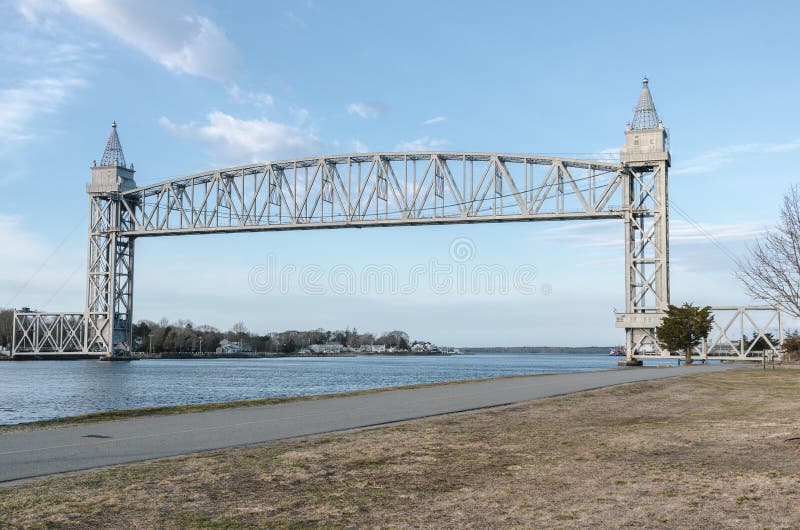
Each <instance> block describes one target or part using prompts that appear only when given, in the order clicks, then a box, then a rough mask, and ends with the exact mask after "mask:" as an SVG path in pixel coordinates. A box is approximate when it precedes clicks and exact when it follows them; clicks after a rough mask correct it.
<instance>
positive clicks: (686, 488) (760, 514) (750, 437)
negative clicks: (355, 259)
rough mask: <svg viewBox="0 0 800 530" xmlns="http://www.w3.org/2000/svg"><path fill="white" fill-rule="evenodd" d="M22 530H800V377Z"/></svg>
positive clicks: (295, 458) (315, 451)
mask: <svg viewBox="0 0 800 530" xmlns="http://www.w3.org/2000/svg"><path fill="white" fill-rule="evenodd" d="M0 527H12V528H14V527H20V528H23V527H24V528H36V527H47V528H69V527H81V528H86V527H109V528H187V527H189V528H197V527H204V528H206V527H213V528H251V527H252V528H264V527H269V528H305V527H328V528H340V527H342V528H345V527H360V528H409V527H414V528H498V527H514V528H517V527H524V528H573V527H581V528H587V527H591V528H609V527H612V528H616V527H622V528H707V529H712V528H800V370H798V369H779V370H774V371H773V370H766V371H762V370H761V369H745V370H733V371H728V372H723V373H718V374H702V375H696V376H691V377H683V378H678V379H667V380H659V381H653V382H646V383H636V384H628V385H621V386H617V387H612V388H608V389H603V390H598V391H591V392H581V393H578V394H572V395H569V396H565V397H559V398H550V399H543V400H537V401H532V402H528V403H524V404H520V405H515V406H512V407H506V408H501V409H494V410H488V411H483V412H477V413H471V414H462V415H454V416H446V417H440V418H434V419H428V420H420V421H415V422H409V423H404V424H399V425H395V426H388V427H382V428H376V429H370V430H364V431H359V432H353V433H342V434H334V435H324V436H315V437H310V438H307V439H302V440H295V441H291V442H286V443H283V444H279V445H271V446H259V447H250V448H242V449H234V450H224V451H215V452H210V453H204V454H201V455H193V456H185V457H179V458H172V459H166V460H161V461H158V462H154V463H147V464H135V465H126V466H119V467H116V468H112V469H107V470H101V471H94V472H88V473H83V474H79V475H73V476H66V477H58V478H52V479H46V480H41V481H38V482H35V483H30V484H26V485H22V486H15V487H10V488H4V489H0Z"/></svg>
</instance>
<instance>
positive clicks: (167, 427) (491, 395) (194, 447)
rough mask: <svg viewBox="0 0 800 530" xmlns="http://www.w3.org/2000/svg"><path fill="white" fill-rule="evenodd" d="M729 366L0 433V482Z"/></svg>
mask: <svg viewBox="0 0 800 530" xmlns="http://www.w3.org/2000/svg"><path fill="white" fill-rule="evenodd" d="M733 366H734V365H732V364H724V365H722V364H717V365H705V366H692V367H680V368H633V369H622V370H611V371H605V372H582V373H569V374H557V375H548V376H539V377H536V376H533V377H515V378H508V379H495V380H491V381H483V382H474V383H462V384H452V385H441V386H434V387H427V388H417V389H411V390H388V391H385V392H378V393H373V394H364V395H359V396H350V397H337V398H330V399H321V400H315V401H297V402H290V403H282V404H278V405H265V406H258V407H242V408H235V409H227V410H215V411H209V412H196V413H186V414H176V415H170V416H150V417H142V418H132V419H127V420H121V421H111V422H103V423H95V424H86V425H80V426H74V427H58V428H52V429H39V430H28V431H15V432H7V433H0V483H2V482H7V481H12V480H19V479H24V478H32V477H38V476H43V475H50V474H54V473H64V472H70V471H79V470H84V469H91V468H95V467H102V466H109V465H114V464H124V463H128V462H136V461H142V460H151V459H155V458H162V457H168V456H175V455H181V454H187V453H195V452H198V451H208V450H212V449H221V448H225V447H235V446H241V445H249V444H256V443H264V442H275V441H278V440H283V439H287V438H295V437H299V436H307V435H312V434H320V433H325V432H331V431H339V430H346V429H353V428H360V427H369V426H374V425H380V424H385V423H392V422H398V421H404V420H411V419H415V418H422V417H426V416H435V415H440V414H447V413H454V412H463V411H468V410H475V409H481V408H486V407H492V406H498V405H506V404H511V403H517V402H521V401H527V400H531V399H537V398H543V397H551V396H556V395H561V394H567V393H571V392H578V391H582V390H590V389H595V388H601V387H605V386H610V385H617V384H621V383H632V382H637V381H648V380H653V379H663V378H665V377H675V376H682V375H688V374H699V373H710V372H718V371H721V370H727V369H730V368H732V367H733Z"/></svg>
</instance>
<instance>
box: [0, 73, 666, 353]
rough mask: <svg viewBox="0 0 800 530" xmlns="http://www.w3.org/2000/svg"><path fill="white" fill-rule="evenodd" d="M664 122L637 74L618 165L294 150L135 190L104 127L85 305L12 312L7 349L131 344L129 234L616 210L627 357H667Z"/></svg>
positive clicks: (92, 193)
mask: <svg viewBox="0 0 800 530" xmlns="http://www.w3.org/2000/svg"><path fill="white" fill-rule="evenodd" d="M667 140H668V137H667V131H666V129H665V128H664V126H663V125H662V124H661V122H660V121H659V120H658V119H657V114H656V113H655V107H654V106H653V103H652V98H651V96H650V92H649V88H648V86H647V79H646V78H645V81H644V85H643V88H642V95H641V97H640V101H639V104H638V105H637V109H636V113H635V114H634V119H633V121H632V123H631V124H630V125H628V127H627V130H626V143H625V146H624V147H623V148H622V150H621V153H620V162H619V163H616V162H604V161H591V160H574V159H567V158H558V157H547V156H537V155H514V154H501V153H468V152H409V153H367V154H352V155H339V156H326V157H313V158H301V159H294V160H287V161H281V162H270V163H262V164H252V165H246V166H240V167H235V168H229V169H221V170H215V171H209V172H205V173H199V174H196V175H192V176H188V177H184V178H178V179H172V180H168V181H164V182H160V183H157V184H152V185H147V186H141V187H137V186H136V184H135V181H134V169H133V165H132V164H131V165H130V166H127V167H126V165H125V159H124V155H123V153H122V147H121V145H120V143H119V138H118V137H117V132H116V124H114V125H113V127H112V132H111V135H110V137H109V140H108V144H107V146H106V151H105V153H104V155H103V158H102V161H101V165H100V166H97V165H96V164H95V165H94V166H93V167H92V182H91V184H90V185H89V186H87V193H88V194H89V220H90V222H89V234H88V252H87V261H88V265H87V276H86V282H87V300H86V308H85V310H84V312H83V313H61V314H50V313H37V312H19V313H16V314H15V319H14V322H15V324H14V349H13V353H14V354H15V355H24V354H29V355H30V354H36V355H38V354H64V353H70V354H85V355H95V356H97V355H99V356H116V355H122V356H124V355H126V354H128V353H130V351H131V345H132V344H133V337H132V335H131V333H132V322H133V320H132V315H133V264H134V259H133V258H134V241H135V240H136V239H137V238H143V237H154V236H165V235H179V234H208V233H218V232H222V233H225V232H255V231H270V230H309V229H322V228H362V227H375V226H398V225H425V224H460V223H478V222H481V223H485V222H510V221H545V220H570V219H609V218H618V219H622V220H623V222H624V227H625V228H624V233H625V256H626V260H625V299H626V308H625V312H624V313H622V314H618V315H617V321H616V324H617V326H618V327H622V328H624V329H625V330H626V348H627V352H628V355H629V356H642V355H662V356H663V355H669V352H662V351H661V349H660V348H659V346H658V344H657V342H656V341H655V333H654V330H655V327H656V326H657V324H658V321H659V319H660V317H661V315H662V314H663V311H664V310H665V309H666V307H667V304H668V303H669V234H668V223H669V221H668V199H667V183H668V181H667V176H668V169H669V165H670V155H669V151H668V141H667Z"/></svg>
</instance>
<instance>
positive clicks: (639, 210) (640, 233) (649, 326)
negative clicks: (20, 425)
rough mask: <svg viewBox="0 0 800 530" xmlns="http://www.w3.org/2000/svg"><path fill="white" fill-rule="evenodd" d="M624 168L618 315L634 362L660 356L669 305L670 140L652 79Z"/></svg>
mask: <svg viewBox="0 0 800 530" xmlns="http://www.w3.org/2000/svg"><path fill="white" fill-rule="evenodd" d="M620 163H621V164H622V165H623V168H624V173H625V180H624V187H623V195H622V203H623V210H624V221H625V313H624V314H618V315H617V327H623V328H625V348H626V351H627V356H628V359H630V358H632V357H635V356H637V355H654V354H658V353H660V351H661V348H660V347H659V345H658V341H657V340H656V337H655V328H656V327H657V326H658V324H659V322H660V320H661V318H662V316H663V313H664V311H666V309H667V305H668V304H669V233H668V231H669V203H668V197H667V174H668V169H669V166H670V154H669V136H668V133H667V130H666V129H665V128H664V124H663V123H662V122H661V120H660V119H659V118H658V113H657V112H656V107H655V104H654V103H653V97H652V95H651V94H650V88H649V87H648V79H647V77H646V76H645V78H644V79H643V80H642V92H641V94H640V96H639V102H638V104H637V105H636V110H635V112H634V114H633V120H632V121H631V123H629V124H628V126H627V127H626V128H625V146H624V147H623V148H622V150H621V151H620Z"/></svg>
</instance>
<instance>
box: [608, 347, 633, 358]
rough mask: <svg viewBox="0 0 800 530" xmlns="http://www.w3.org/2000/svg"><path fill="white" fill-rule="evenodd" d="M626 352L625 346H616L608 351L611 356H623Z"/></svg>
mask: <svg viewBox="0 0 800 530" xmlns="http://www.w3.org/2000/svg"><path fill="white" fill-rule="evenodd" d="M627 354H628V352H626V351H625V346H617V347H616V348H613V349H611V351H609V352H608V355H610V356H611V357H625V356H626V355H627Z"/></svg>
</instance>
